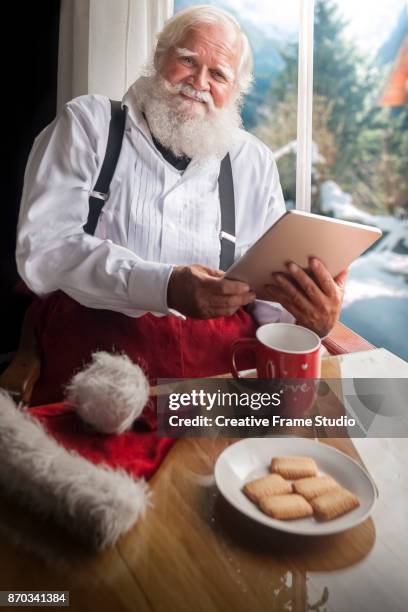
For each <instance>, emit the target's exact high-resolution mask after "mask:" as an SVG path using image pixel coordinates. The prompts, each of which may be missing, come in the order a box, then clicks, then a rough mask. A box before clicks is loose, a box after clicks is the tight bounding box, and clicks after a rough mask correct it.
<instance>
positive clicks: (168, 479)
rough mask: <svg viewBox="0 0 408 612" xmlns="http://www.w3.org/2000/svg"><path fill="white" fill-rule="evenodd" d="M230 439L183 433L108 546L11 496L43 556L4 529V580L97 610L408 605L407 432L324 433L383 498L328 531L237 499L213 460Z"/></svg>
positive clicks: (1, 510)
mask: <svg viewBox="0 0 408 612" xmlns="http://www.w3.org/2000/svg"><path fill="white" fill-rule="evenodd" d="M327 368H328V369H329V362H328V363H327ZM330 368H331V370H330V372H331V375H332V372H333V362H332V361H331V362H330ZM233 442H234V440H233V439H216V440H210V439H184V440H180V441H178V442H177V444H176V445H175V446H174V447H173V449H172V450H171V452H170V453H169V455H168V456H167V458H166V460H165V462H164V464H163V465H162V467H161V468H160V470H159V472H158V473H157V474H156V476H155V477H154V478H153V479H152V480H151V483H150V484H151V489H152V491H153V506H152V507H151V508H150V509H149V510H148V512H147V513H146V515H145V517H144V518H143V519H141V520H140V521H139V522H138V523H137V524H136V525H135V526H134V528H133V529H132V530H131V531H130V532H129V533H128V534H127V535H126V536H125V537H123V538H122V539H121V540H120V541H119V542H118V544H117V545H116V546H115V547H114V548H113V549H112V550H109V551H106V552H104V553H102V554H99V555H94V556H90V555H89V554H86V553H85V552H83V551H81V550H80V549H79V547H78V546H77V545H76V543H75V542H73V541H69V540H67V539H66V538H65V537H64V536H62V534H61V533H59V532H58V531H57V530H56V529H52V528H51V527H50V526H49V525H46V524H41V523H38V522H34V521H33V519H32V517H31V516H28V515H25V514H23V513H22V512H21V511H18V510H17V509H16V508H15V507H12V506H10V505H8V504H7V503H5V502H4V501H3V502H2V503H1V504H0V524H1V522H2V519H3V518H4V517H5V516H6V515H7V520H8V521H9V523H10V522H11V523H14V525H15V536H16V538H18V539H19V540H23V541H25V542H26V548H27V547H32V548H34V549H37V551H38V550H40V551H42V554H43V557H44V558H43V559H39V558H38V556H37V554H33V553H30V552H22V548H21V546H20V547H15V546H14V545H13V544H11V543H10V542H9V539H8V538H7V539H6V538H4V537H3V536H2V535H1V532H0V537H1V543H0V567H1V574H0V575H1V578H0V588H1V589H3V590H11V589H15V590H54V589H55V590H56V589H59V590H69V591H70V597H71V609H73V610H78V611H79V610H81V611H82V610H83V611H88V610H89V611H92V612H94V611H96V610H98V611H112V612H113V611H114V612H121V611H129V610H137V611H138V612H139V611H140V612H144V611H158V612H164V611H166V612H167V611H177V612H178V611H186V612H191V611H194V612H201V611H202V612H212V611H222V612H229V611H231V612H232V611H234V612H240V611H242V612H249V611H250V612H252V611H253V612H258V611H259V612H261V611H265V612H266V611H268V612H270V611H274V610H276V611H283V610H293V611H295V612H302V611H306V610H315V611H317V612H319V611H322V612H323V611H324V610H328V611H336V612H343V610H344V611H346V610H347V611H350V612H356V611H360V610H361V611H363V610H364V612H376V611H377V610H378V611H381V612H383V611H386V610H387V611H388V610H390V611H391V612H397V611H399V610H401V611H404V612H405V610H407V609H408V580H407V576H408V546H407V542H408V520H407V508H408V481H407V474H408V442H407V440H402V439H393V440H388V439H360V440H354V441H353V442H351V441H350V440H349V439H331V440H327V439H326V440H322V441H321V442H322V443H325V444H330V445H332V446H335V447H337V448H339V449H341V450H343V451H344V452H346V453H348V454H349V455H351V456H353V457H355V458H357V459H358V460H360V461H362V462H363V463H364V464H365V465H366V467H367V469H368V470H369V472H370V473H371V475H372V476H373V478H374V480H375V482H376V484H377V486H378V489H379V493H380V498H379V502H378V504H377V506H376V508H375V510H374V513H373V516H372V518H370V519H368V520H366V521H365V523H363V524H362V525H360V526H358V527H356V528H354V529H351V530H349V531H347V532H345V533H342V534H336V535H333V536H324V537H320V538H308V537H299V536H290V535H287V534H282V533H279V532H276V531H274V530H271V529H268V528H265V527H263V526H261V525H258V524H256V523H255V522H253V521H251V520H250V519H247V518H246V517H244V516H242V515H240V514H239V513H238V512H237V511H236V510H234V509H233V508H232V507H230V506H229V505H228V503H227V502H226V501H225V500H224V499H223V498H222V497H221V496H220V495H219V493H218V492H217V490H216V487H215V485H214V478H213V468H214V463H215V461H216V459H217V457H218V455H219V454H220V452H221V451H222V449H223V448H225V447H226V446H227V445H229V444H232V443H233ZM8 535H9V536H10V532H9V534H8Z"/></svg>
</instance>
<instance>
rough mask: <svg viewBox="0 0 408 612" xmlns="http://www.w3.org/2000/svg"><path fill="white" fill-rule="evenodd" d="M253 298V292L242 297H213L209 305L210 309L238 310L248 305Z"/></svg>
mask: <svg viewBox="0 0 408 612" xmlns="http://www.w3.org/2000/svg"><path fill="white" fill-rule="evenodd" d="M255 298H256V294H255V293H254V292H253V291H250V292H248V293H244V294H242V295H213V296H212V298H211V300H210V302H209V303H210V306H211V307H212V308H240V307H241V306H246V305H247V304H250V303H251V302H253V301H254V300H255Z"/></svg>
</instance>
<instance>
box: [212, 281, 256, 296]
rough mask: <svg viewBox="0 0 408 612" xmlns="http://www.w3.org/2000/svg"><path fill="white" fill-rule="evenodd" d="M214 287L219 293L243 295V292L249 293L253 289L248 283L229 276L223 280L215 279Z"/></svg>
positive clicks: (215, 291)
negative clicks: (231, 278)
mask: <svg viewBox="0 0 408 612" xmlns="http://www.w3.org/2000/svg"><path fill="white" fill-rule="evenodd" d="M209 282H211V281H209ZM215 283H216V284H215ZM212 289H213V291H214V293H217V294H219V295H242V294H243V293H248V292H249V291H250V290H251V288H250V286H249V285H248V284H247V283H243V282H242V281H235V280H230V279H228V278H223V279H222V280H218V279H217V280H215V279H214V284H213V285H212Z"/></svg>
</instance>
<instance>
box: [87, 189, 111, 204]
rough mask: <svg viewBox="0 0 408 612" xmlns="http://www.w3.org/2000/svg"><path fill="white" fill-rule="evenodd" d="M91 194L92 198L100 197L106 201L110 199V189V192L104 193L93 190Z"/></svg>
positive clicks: (99, 198)
mask: <svg viewBox="0 0 408 612" xmlns="http://www.w3.org/2000/svg"><path fill="white" fill-rule="evenodd" d="M89 195H90V197H91V198H98V200H103V201H104V202H106V200H109V196H110V191H108V193H102V191H91V192H90V194H89Z"/></svg>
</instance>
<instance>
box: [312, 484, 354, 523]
mask: <svg viewBox="0 0 408 612" xmlns="http://www.w3.org/2000/svg"><path fill="white" fill-rule="evenodd" d="M310 503H311V505H312V508H313V510H314V513H315V516H316V518H317V519H319V520H321V521H331V520H332V519H335V518H337V517H338V516H342V515H343V514H346V513H347V512H350V511H351V510H354V508H357V507H358V506H359V505H360V501H359V499H358V497H357V496H356V495H353V493H351V492H350V491H348V490H347V489H342V488H341V487H340V488H339V489H335V490H333V491H329V492H328V493H325V494H324V495H319V497H315V498H314V499H312V500H311V502H310Z"/></svg>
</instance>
